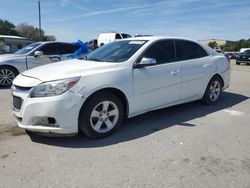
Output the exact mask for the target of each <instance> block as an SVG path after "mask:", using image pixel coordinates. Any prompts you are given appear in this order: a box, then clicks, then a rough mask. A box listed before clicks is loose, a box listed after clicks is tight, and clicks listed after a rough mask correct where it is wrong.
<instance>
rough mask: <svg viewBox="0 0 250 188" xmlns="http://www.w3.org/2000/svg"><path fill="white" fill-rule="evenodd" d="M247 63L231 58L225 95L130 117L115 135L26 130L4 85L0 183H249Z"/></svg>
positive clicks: (1, 94) (0, 106)
mask: <svg viewBox="0 0 250 188" xmlns="http://www.w3.org/2000/svg"><path fill="white" fill-rule="evenodd" d="M249 97H250V66H247V65H240V66H236V65H235V62H232V77H231V85H230V88H229V89H227V90H226V91H225V92H224V93H223V95H222V97H221V99H220V101H218V103H217V104H215V105H212V106H207V105H204V104H202V103H201V102H199V101H196V102H192V103H188V104H183V105H178V106H174V107H170V108H165V109H162V110H157V111H153V112H149V113H146V114H143V115H140V116H138V117H135V118H132V119H129V120H126V121H125V122H124V123H123V125H122V126H121V128H120V129H119V130H118V131H117V132H116V133H115V134H114V135H112V136H110V137H106V138H103V139H97V140H93V139H89V138H87V137H86V136H84V135H82V134H79V135H77V136H74V137H63V138H51V137H44V136H38V135H35V134H27V133H26V132H25V131H24V130H23V129H20V128H18V127H17V125H16V123H15V122H14V121H13V118H12V115H11V95H10V90H9V89H8V88H2V89H0V187H3V188H5V187H8V188H11V187H25V188H27V187H53V188H54V187H84V188H88V187H91V188H92V187H102V188H111V187H114V188H118V187H119V188H120V187H121V188H122V187H149V188H153V187H164V188H165V187H181V188H182V187H199V188H200V187H206V188H207V187H220V188H223V187H225V188H230V187H236V188H241V187H246V188H247V187H250V99H249Z"/></svg>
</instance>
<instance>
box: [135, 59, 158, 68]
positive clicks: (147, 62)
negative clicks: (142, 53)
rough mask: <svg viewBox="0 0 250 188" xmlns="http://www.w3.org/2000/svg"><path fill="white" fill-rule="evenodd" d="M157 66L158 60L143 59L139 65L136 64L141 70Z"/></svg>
mask: <svg viewBox="0 0 250 188" xmlns="http://www.w3.org/2000/svg"><path fill="white" fill-rule="evenodd" d="M155 64H156V59H154V58H147V57H143V58H142V60H141V61H140V62H139V63H138V64H136V67H137V68H141V67H145V66H150V65H155Z"/></svg>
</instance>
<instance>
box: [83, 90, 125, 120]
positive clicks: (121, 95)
mask: <svg viewBox="0 0 250 188" xmlns="http://www.w3.org/2000/svg"><path fill="white" fill-rule="evenodd" d="M103 92H106V93H111V94H114V95H115V96H117V97H118V98H119V99H120V100H121V102H122V105H123V109H124V112H125V113H124V117H125V118H128V114H129V103H128V99H127V97H126V95H125V94H124V92H122V91H121V90H120V89H117V88H113V87H107V88H102V89H99V90H97V91H95V92H93V93H92V94H90V95H89V96H88V97H87V99H86V100H85V101H84V103H83V104H82V107H81V110H82V108H84V105H85V104H86V103H87V101H89V100H91V98H93V97H95V96H96V95H98V94H100V93H103ZM81 110H80V111H79V115H80V113H81ZM79 115H78V116H79ZM78 119H79V118H78Z"/></svg>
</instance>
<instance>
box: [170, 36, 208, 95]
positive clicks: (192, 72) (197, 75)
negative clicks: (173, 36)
mask: <svg viewBox="0 0 250 188" xmlns="http://www.w3.org/2000/svg"><path fill="white" fill-rule="evenodd" d="M175 46H176V58H177V60H178V61H179V63H180V68H181V72H182V86H181V95H180V100H188V99H192V98H196V97H200V96H201V95H203V92H204V88H205V87H206V82H207V79H208V77H209V75H210V71H211V70H210V69H211V61H210V57H209V56H208V54H207V53H206V52H205V50H204V49H203V48H202V47H201V46H200V45H199V44H197V43H195V42H192V41H188V40H175Z"/></svg>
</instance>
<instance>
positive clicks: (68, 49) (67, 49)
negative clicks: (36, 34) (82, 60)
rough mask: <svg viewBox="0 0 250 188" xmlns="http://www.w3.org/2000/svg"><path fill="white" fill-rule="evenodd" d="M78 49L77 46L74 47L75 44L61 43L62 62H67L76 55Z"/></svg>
mask: <svg viewBox="0 0 250 188" xmlns="http://www.w3.org/2000/svg"><path fill="white" fill-rule="evenodd" d="M78 48H79V47H78ZM78 48H77V47H76V46H75V45H73V44H68V43H59V54H60V58H61V61H63V60H67V59H68V56H69V55H70V54H73V53H75V51H76V50H77V49H78Z"/></svg>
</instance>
